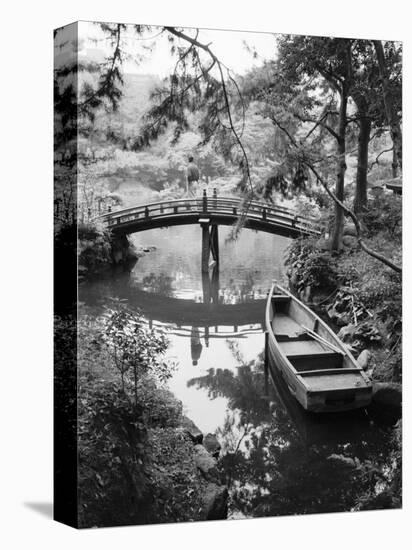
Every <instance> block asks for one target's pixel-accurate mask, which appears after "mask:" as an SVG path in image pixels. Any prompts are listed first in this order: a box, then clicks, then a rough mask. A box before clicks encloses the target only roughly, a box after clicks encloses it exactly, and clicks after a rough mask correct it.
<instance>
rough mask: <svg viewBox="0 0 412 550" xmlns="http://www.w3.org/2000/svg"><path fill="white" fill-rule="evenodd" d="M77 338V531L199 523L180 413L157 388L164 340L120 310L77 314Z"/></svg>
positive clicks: (163, 369)
mask: <svg viewBox="0 0 412 550" xmlns="http://www.w3.org/2000/svg"><path fill="white" fill-rule="evenodd" d="M78 335H79V338H78V343H79V345H78V355H77V357H78V365H79V378H78V439H79V506H80V509H79V510H80V511H79V522H80V525H81V526H82V527H93V526H108V525H125V524H140V523H155V522H156V523H158V522H163V521H165V522H166V521H188V520H193V519H199V518H200V515H199V514H200V512H201V509H200V504H199V499H198V495H199V492H200V491H201V488H202V486H203V484H204V482H203V481H202V480H201V479H200V477H199V475H198V472H197V469H196V466H195V463H194V461H193V457H192V452H193V451H192V448H193V445H192V443H191V442H189V441H188V439H187V438H186V437H185V436H184V435H183V432H182V431H181V430H180V429H179V426H180V423H181V420H182V405H181V403H180V402H179V401H177V400H176V398H175V397H174V396H173V394H172V393H171V392H169V391H167V390H166V389H164V388H163V387H162V386H161V384H160V382H159V380H160V379H164V378H165V377H167V376H169V375H170V369H171V368H172V365H168V364H166V363H165V362H164V361H163V360H162V353H163V351H164V349H165V346H166V340H165V339H164V337H163V336H159V335H157V334H155V333H154V332H153V331H149V330H148V329H146V328H145V327H143V326H142V324H141V319H140V317H139V315H137V314H134V313H133V312H131V311H129V310H126V309H124V308H121V307H120V306H119V304H117V306H116V309H111V310H108V311H107V312H106V313H105V315H103V316H102V317H100V318H97V319H96V318H94V317H90V316H88V315H85V314H83V315H82V317H81V318H80V320H79V330H78ZM139 346H143V347H144V349H140V350H139ZM114 350H116V353H115V351H114ZM134 365H136V368H134ZM126 367H127V368H126ZM120 369H124V370H123V372H122V370H121V371H120V373H121V375H122V376H121V378H122V383H121V384H119V383H118V378H119V374H118V370H120ZM159 369H160V372H159Z"/></svg>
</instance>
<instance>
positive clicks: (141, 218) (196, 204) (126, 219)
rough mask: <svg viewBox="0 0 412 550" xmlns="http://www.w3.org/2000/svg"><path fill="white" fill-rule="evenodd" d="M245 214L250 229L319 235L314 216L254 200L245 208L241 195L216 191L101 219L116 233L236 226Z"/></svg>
mask: <svg viewBox="0 0 412 550" xmlns="http://www.w3.org/2000/svg"><path fill="white" fill-rule="evenodd" d="M243 211H244V212H243ZM243 213H244V214H245V227H246V228H249V229H255V230H258V231H265V232H267V233H274V234H277V235H283V236H285V237H292V238H295V237H299V236H300V235H302V234H313V235H318V234H320V231H319V228H318V227H317V226H316V223H315V222H314V220H313V219H311V218H307V217H304V216H300V215H298V214H296V213H295V212H293V210H290V209H288V208H285V207H283V206H277V205H276V206H275V205H274V206H269V205H268V204H266V203H261V202H257V201H252V202H250V203H248V205H247V208H246V206H245V205H244V204H243V202H242V201H241V200H240V199H238V198H230V197H220V196H219V197H218V196H217V195H216V193H214V194H213V196H212V197H210V196H209V197H208V196H207V195H206V192H204V193H203V197H199V198H187V199H177V200H168V201H162V202H155V203H151V204H145V205H141V206H133V207H131V208H125V209H122V210H117V211H114V212H108V213H106V214H103V215H102V216H101V219H103V220H104V221H105V222H106V224H107V226H108V227H109V228H110V229H111V230H112V231H113V232H115V233H117V234H129V233H136V232H139V231H146V230H148V229H154V228H157V227H168V226H173V225H189V224H200V225H202V226H210V227H213V226H217V225H233V224H234V223H235V222H236V221H237V219H238V217H239V215H241V214H243Z"/></svg>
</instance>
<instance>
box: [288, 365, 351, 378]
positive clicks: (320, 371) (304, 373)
mask: <svg viewBox="0 0 412 550" xmlns="http://www.w3.org/2000/svg"><path fill="white" fill-rule="evenodd" d="M354 373H358V374H359V369H356V368H349V369H345V368H342V367H341V368H337V369H318V370H302V371H300V372H298V373H297V374H298V376H319V375H321V376H324V375H329V374H354Z"/></svg>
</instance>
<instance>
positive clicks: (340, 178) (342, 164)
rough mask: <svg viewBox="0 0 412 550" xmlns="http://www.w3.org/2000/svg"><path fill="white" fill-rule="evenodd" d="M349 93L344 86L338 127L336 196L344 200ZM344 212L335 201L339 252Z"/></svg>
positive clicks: (334, 242)
mask: <svg viewBox="0 0 412 550" xmlns="http://www.w3.org/2000/svg"><path fill="white" fill-rule="evenodd" d="M347 105H348V93H347V90H346V86H345V85H343V86H342V90H341V94H340V106H339V129H338V136H339V139H338V159H339V160H338V173H337V177H336V190H335V195H336V197H337V198H338V199H339V200H340V201H341V202H343V195H344V190H345V173H346V124H347V113H346V110H347ZM343 222H344V212H343V210H342V208H341V206H340V205H339V204H337V203H335V224H334V227H333V234H332V241H331V250H333V251H336V252H338V251H339V250H341V248H342V235H343Z"/></svg>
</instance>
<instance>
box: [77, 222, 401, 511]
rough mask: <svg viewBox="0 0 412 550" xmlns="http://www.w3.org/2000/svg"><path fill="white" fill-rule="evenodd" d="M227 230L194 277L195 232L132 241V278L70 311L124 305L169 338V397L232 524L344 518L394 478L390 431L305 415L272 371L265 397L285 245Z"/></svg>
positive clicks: (84, 291) (101, 289)
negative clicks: (215, 472) (178, 406)
mask: <svg viewBox="0 0 412 550" xmlns="http://www.w3.org/2000/svg"><path fill="white" fill-rule="evenodd" d="M226 229H227V230H228V231H229V228H222V231H221V243H220V251H221V255H220V262H219V267H220V270H219V271H217V270H216V269H215V267H216V266H212V269H211V270H210V271H209V272H208V273H204V274H203V275H202V274H201V269H200V265H201V250H200V248H201V247H200V243H201V232H200V228H199V227H197V226H188V227H174V228H169V229H167V230H161V229H157V230H153V231H146V232H144V233H142V234H138V235H135V236H133V240H134V241H135V244H137V245H138V246H141V247H146V248H148V249H150V250H152V251H151V252H150V253H148V254H147V255H145V256H144V257H142V258H140V259H139V261H138V262H137V264H136V266H135V267H134V269H133V271H132V272H131V273H125V274H122V275H121V276H117V277H114V276H110V277H108V278H107V279H105V280H99V281H93V282H89V283H85V284H83V285H82V286H81V288H80V290H79V292H80V299H81V300H82V301H84V302H86V303H87V305H88V306H89V308H91V309H92V310H93V311H94V312H95V313H96V314H97V313H99V312H100V311H101V310H102V307H103V306H104V304H105V303H107V301H108V299H109V297H115V298H117V299H120V300H123V301H125V302H126V303H127V305H128V306H129V307H131V308H136V309H139V310H141V311H142V312H143V314H144V316H145V318H146V320H147V322H148V323H149V325H150V326H151V327H153V328H155V329H157V330H164V331H166V332H167V334H168V338H169V341H170V345H169V348H168V351H167V356H168V358H170V359H173V360H176V361H177V363H178V369H177V370H176V371H175V373H174V375H173V377H172V379H171V380H170V381H169V386H170V389H171V390H172V391H173V392H174V393H175V395H176V396H177V398H178V399H180V400H181V401H182V402H183V406H184V410H185V413H186V414H187V415H188V416H189V417H190V418H191V419H192V420H193V421H194V422H195V423H196V424H197V425H198V427H199V428H200V429H201V430H202V431H203V432H204V433H208V432H217V434H218V437H219V439H220V442H221V445H222V451H223V452H222V455H223V456H222V469H223V472H224V475H225V477H226V482H227V484H228V486H229V487H230V496H231V499H230V502H231V504H230V509H231V512H230V514H231V517H251V516H255V517H257V516H265V515H280V514H296V513H312V512H333V511H340V510H348V509H350V508H351V507H352V506H353V505H354V503H355V502H356V499H357V497H358V496H359V495H360V494H361V493H362V492H364V491H368V490H374V489H375V488H376V487H377V486H379V483H381V484H382V483H384V482H385V480H387V479H388V478H390V476H391V475H392V473H393V469H394V467H396V465H394V464H392V463H391V461H390V458H389V457H390V449H391V445H392V443H391V441H392V440H391V437H392V433H391V430H390V429H388V428H383V427H380V426H377V425H374V424H373V422H372V421H371V420H370V419H369V418H368V417H367V416H366V415H365V413H363V412H362V411H361V412H356V413H354V414H353V415H347V414H345V415H341V416H336V415H335V416H334V417H332V416H324V415H321V416H316V415H310V414H308V413H306V412H305V411H304V410H303V409H302V408H301V407H300V405H299V404H298V403H297V401H296V400H295V399H294V398H293V397H292V396H291V394H290V392H289V390H288V389H287V387H286V386H285V384H284V382H283V380H282V378H281V377H280V376H279V375H278V374H277V372H276V371H274V372H273V373H272V374H273V381H274V384H270V385H269V387H268V388H266V387H265V379H264V372H263V347H264V337H263V320H264V309H265V298H266V292H267V290H268V289H269V286H270V284H271V281H272V279H273V278H277V279H278V280H280V279H281V278H282V276H283V261H282V256H283V252H284V250H285V247H286V246H287V244H288V241H287V239H284V238H282V237H276V236H273V235H265V234H260V235H258V234H256V233H254V232H252V231H248V230H245V231H243V232H242V234H241V237H240V239H239V241H238V242H235V243H233V242H227V241H226V240H225V230H226ZM222 237H223V238H222Z"/></svg>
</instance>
